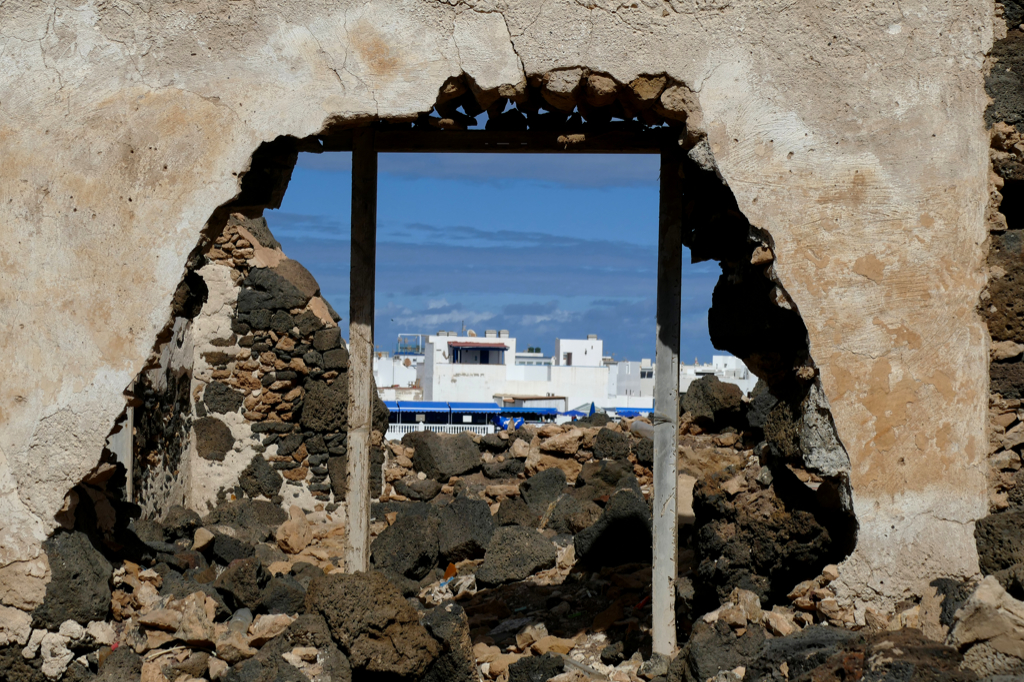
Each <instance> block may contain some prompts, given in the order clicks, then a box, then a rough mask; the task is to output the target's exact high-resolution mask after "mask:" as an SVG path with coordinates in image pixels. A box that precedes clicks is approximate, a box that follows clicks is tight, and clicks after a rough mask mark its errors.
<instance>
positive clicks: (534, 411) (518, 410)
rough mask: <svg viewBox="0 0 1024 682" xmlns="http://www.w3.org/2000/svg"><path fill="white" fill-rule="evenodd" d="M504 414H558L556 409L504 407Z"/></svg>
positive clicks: (502, 409)
mask: <svg viewBox="0 0 1024 682" xmlns="http://www.w3.org/2000/svg"><path fill="white" fill-rule="evenodd" d="M501 413H502V414H550V415H556V414H558V410H557V409H555V408H554V407H503V408H501Z"/></svg>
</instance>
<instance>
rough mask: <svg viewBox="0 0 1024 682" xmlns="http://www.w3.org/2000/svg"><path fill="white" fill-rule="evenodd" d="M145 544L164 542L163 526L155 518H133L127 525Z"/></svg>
mask: <svg viewBox="0 0 1024 682" xmlns="http://www.w3.org/2000/svg"><path fill="white" fill-rule="evenodd" d="M128 527H129V528H130V529H131V531H132V532H133V533H135V535H136V537H138V538H139V539H140V540H142V541H143V542H145V543H146V544H152V543H157V544H164V527H163V524H161V523H160V522H159V521H156V520H155V519H135V520H133V521H132V522H131V523H130V524H129V526H128Z"/></svg>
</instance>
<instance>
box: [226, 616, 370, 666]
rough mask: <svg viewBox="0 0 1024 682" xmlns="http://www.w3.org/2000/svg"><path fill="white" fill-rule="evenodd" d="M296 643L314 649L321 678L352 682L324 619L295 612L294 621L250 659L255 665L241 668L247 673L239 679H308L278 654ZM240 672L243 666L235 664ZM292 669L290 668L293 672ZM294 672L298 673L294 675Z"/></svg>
mask: <svg viewBox="0 0 1024 682" xmlns="http://www.w3.org/2000/svg"><path fill="white" fill-rule="evenodd" d="M296 647H312V648H315V649H316V650H317V661H318V662H319V663H320V665H321V666H323V677H322V678H321V679H324V680H330V681H331V682H352V667H351V666H350V665H349V662H348V658H346V657H345V654H343V653H342V652H341V650H340V649H338V647H337V645H336V644H335V643H334V641H333V640H332V639H331V633H330V631H329V630H328V628H327V623H326V622H325V621H324V619H323V617H322V616H320V615H312V614H305V615H301V616H299V617H298V618H297V619H296V620H295V622H294V623H292V624H291V625H289V626H288V629H287V630H285V631H284V632H283V633H281V634H280V635H278V636H277V637H275V638H274V639H272V640H270V641H269V642H267V643H266V644H264V645H263V647H261V648H260V651H259V653H258V654H256V656H255V657H254V658H252V659H249V660H252V661H256V663H258V665H259V670H258V671H257V669H256V666H254V665H250V666H248V668H247V669H245V674H247V675H248V677H241V676H240V677H238V678H236V679H239V680H243V679H244V680H246V681H247V682H248V681H249V680H258V681H259V682H278V681H279V680H282V681H288V682H290V681H291V680H296V682H308V679H307V678H306V676H305V675H302V674H301V673H299V671H298V670H297V669H296V668H294V667H293V666H291V665H290V664H288V663H287V662H286V661H285V660H284V659H283V658H282V654H285V653H288V652H290V651H291V650H292V649H294V648H296ZM235 669H238V670H239V672H242V669H243V666H236V668H235ZM293 671H294V672H293ZM296 674H298V675H299V677H297V678H296V677H295V675H296Z"/></svg>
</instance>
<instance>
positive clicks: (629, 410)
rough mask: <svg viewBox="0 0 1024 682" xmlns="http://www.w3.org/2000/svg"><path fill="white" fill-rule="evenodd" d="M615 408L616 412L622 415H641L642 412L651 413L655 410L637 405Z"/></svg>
mask: <svg viewBox="0 0 1024 682" xmlns="http://www.w3.org/2000/svg"><path fill="white" fill-rule="evenodd" d="M613 409H614V410H615V414H617V415H619V416H620V417H639V416H640V415H642V414H650V413H651V412H653V410H648V409H645V408H636V407H622V408H618V407H616V408H613Z"/></svg>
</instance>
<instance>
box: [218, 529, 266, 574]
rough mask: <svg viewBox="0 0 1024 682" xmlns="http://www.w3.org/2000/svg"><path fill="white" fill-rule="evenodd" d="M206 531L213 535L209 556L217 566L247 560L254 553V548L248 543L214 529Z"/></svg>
mask: <svg viewBox="0 0 1024 682" xmlns="http://www.w3.org/2000/svg"><path fill="white" fill-rule="evenodd" d="M208 530H210V532H212V533H213V542H212V543H211V549H210V556H211V557H213V559H214V561H216V562H217V563H219V564H223V565H225V566H226V565H228V564H230V563H231V562H232V561H238V560H239V559H247V558H249V557H251V556H252V555H253V554H255V553H256V549H255V547H253V545H252V543H250V542H246V541H245V540H242V539H241V538H237V537H235V536H234V535H229V534H227V533H225V532H222V530H220V529H218V528H216V527H212V528H209V529H208Z"/></svg>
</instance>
